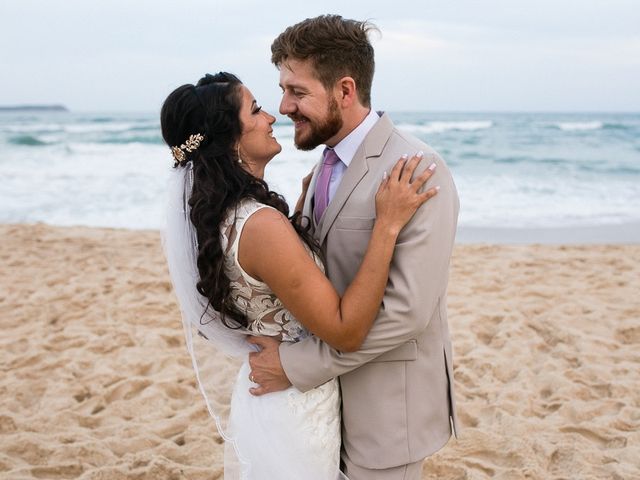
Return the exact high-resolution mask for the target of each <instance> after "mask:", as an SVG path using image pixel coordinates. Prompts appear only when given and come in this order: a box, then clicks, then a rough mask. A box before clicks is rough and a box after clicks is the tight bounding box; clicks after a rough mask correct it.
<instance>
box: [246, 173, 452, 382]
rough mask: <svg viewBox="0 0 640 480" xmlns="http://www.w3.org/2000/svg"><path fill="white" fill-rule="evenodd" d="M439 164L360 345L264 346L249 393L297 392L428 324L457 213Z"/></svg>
mask: <svg viewBox="0 0 640 480" xmlns="http://www.w3.org/2000/svg"><path fill="white" fill-rule="evenodd" d="M424 163H425V165H428V164H429V163H430V162H424ZM437 163H438V166H439V168H437V169H436V174H434V176H433V179H434V180H433V183H434V184H436V185H440V187H441V188H440V191H439V192H438V195H436V196H435V197H434V198H433V199H431V200H430V201H429V202H427V203H426V204H425V205H423V206H422V207H421V208H420V209H419V210H418V211H417V212H416V214H415V215H414V218H413V219H412V220H411V222H409V224H407V226H406V227H405V228H404V229H403V231H402V233H401V234H400V237H399V238H398V242H397V244H396V249H395V251H394V256H393V260H392V264H391V269H390V273H389V281H388V284H387V289H386V291H385V296H384V299H383V305H382V308H381V309H380V313H379V314H378V317H377V318H376V321H375V323H374V325H373V327H372V329H371V331H370V332H369V335H368V336H367V338H366V340H365V341H364V343H363V345H362V347H361V349H360V350H359V351H358V352H354V353H341V352H339V351H337V350H334V349H333V348H331V347H330V346H328V345H327V344H326V343H324V342H322V341H321V340H319V339H318V338H316V337H309V338H307V339H305V340H303V341H301V342H298V343H294V344H291V343H283V344H281V345H280V348H279V352H273V351H271V352H268V351H266V350H265V354H264V355H265V357H269V358H264V361H263V358H261V356H260V355H259V354H258V355H256V356H255V357H254V358H252V364H251V365H252V369H253V370H254V371H255V372H256V377H257V378H259V379H262V380H263V381H259V383H260V384H261V388H260V389H258V390H256V391H254V392H253V393H255V394H262V393H267V392H270V391H275V390H278V389H279V388H275V387H273V386H275V385H278V384H279V385H284V383H283V382H284V381H286V379H288V381H290V382H291V383H292V384H293V385H294V386H295V387H297V388H298V389H299V390H301V391H306V390H309V389H311V388H314V387H316V386H318V385H321V384H323V383H325V382H326V381H328V380H329V379H331V378H334V377H336V376H339V375H342V374H344V373H347V372H349V371H351V370H354V369H356V368H358V367H359V366H361V365H363V364H365V363H367V362H370V361H371V360H373V359H375V358H376V357H378V356H380V355H382V354H384V353H386V352H388V351H390V350H393V349H394V348H396V347H399V346H400V345H402V344H404V343H406V342H408V341H409V340H412V339H414V338H416V337H417V336H418V335H419V334H420V332H422V331H423V330H424V329H425V328H426V327H427V325H428V324H429V321H430V319H431V318H432V317H433V315H434V312H435V310H436V308H437V307H438V303H439V301H440V299H441V298H442V297H443V295H444V293H445V291H446V285H447V279H448V271H449V259H450V254H451V248H452V245H453V240H454V237H455V229H456V221H457V213H458V198H457V194H456V191H455V186H454V184H453V180H452V179H451V176H450V174H449V172H448V170H447V168H446V167H445V166H444V165H443V164H442V163H440V162H437ZM278 353H279V361H280V363H281V365H282V369H283V370H282V376H281V378H280V379H277V378H276V375H275V374H274V372H275V371H276V365H274V363H275V361H277V359H278V358H277V357H278ZM266 369H268V370H269V374H266V372H265V371H264V370H266ZM284 375H286V378H285V377H284Z"/></svg>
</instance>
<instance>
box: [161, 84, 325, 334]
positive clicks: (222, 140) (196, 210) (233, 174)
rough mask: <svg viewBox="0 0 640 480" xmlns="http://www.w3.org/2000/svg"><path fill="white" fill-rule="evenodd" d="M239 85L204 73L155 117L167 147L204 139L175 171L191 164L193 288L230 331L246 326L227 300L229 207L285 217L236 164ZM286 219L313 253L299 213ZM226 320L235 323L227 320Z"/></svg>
mask: <svg viewBox="0 0 640 480" xmlns="http://www.w3.org/2000/svg"><path fill="white" fill-rule="evenodd" d="M241 85H242V82H241V81H240V79H239V78H238V77H236V76H235V75H233V74H231V73H226V72H220V73H218V74H216V75H210V74H207V75H205V76H204V77H202V78H201V79H200V80H199V81H198V83H197V84H196V85H191V84H187V85H182V86H181V87H178V88H176V89H175V90H174V91H173V92H171V94H170V95H169V96H168V97H167V99H166V100H165V102H164V104H163V105H162V110H161V113H160V124H161V127H162V137H163V138H164V141H165V142H166V143H167V145H169V146H170V147H174V146H179V145H183V144H184V143H185V142H186V140H187V139H188V138H189V137H190V136H191V135H195V134H201V135H203V136H204V140H203V141H202V143H201V144H200V146H199V147H198V148H197V149H196V150H194V151H193V152H186V151H184V150H183V152H184V153H185V157H184V159H183V160H182V161H180V162H178V161H176V163H175V168H183V167H184V166H185V165H186V163H187V162H189V161H192V162H193V174H194V179H193V189H192V192H191V198H190V199H189V206H190V207H191V222H192V223H193V225H194V226H195V229H196V233H197V239H198V260H197V265H198V272H199V274H200V280H199V281H198V283H197V284H196V288H197V290H198V292H200V294H201V295H203V296H205V297H206V298H207V299H208V302H209V305H211V306H212V307H213V308H214V309H215V310H217V311H218V312H220V315H221V317H222V322H223V323H224V324H225V325H226V326H227V327H229V328H241V327H247V325H248V322H247V318H246V315H245V312H242V311H240V310H239V309H238V308H237V307H236V305H235V304H234V302H233V300H232V298H231V296H230V280H229V277H227V275H226V274H225V271H224V257H225V252H224V251H223V248H222V243H221V231H220V227H221V224H222V222H223V220H224V219H225V217H226V216H227V214H228V211H229V209H231V208H234V207H235V206H237V205H238V203H239V202H240V201H241V200H243V199H245V198H253V199H255V200H256V201H258V202H260V203H264V204H266V205H270V206H272V207H274V208H275V209H277V210H279V211H280V212H282V213H283V214H284V215H285V216H287V217H289V206H288V205H287V202H286V201H285V199H284V198H283V197H282V196H281V195H279V194H278V193H276V192H273V191H271V190H269V187H268V185H267V183H266V182H265V181H264V180H262V179H260V178H256V177H254V176H253V175H251V174H250V173H249V172H247V171H246V170H245V169H244V168H242V166H241V165H240V163H239V162H238V160H239V158H238V154H237V150H236V145H237V142H238V141H239V139H240V135H241V134H242V124H241V122H240V106H241V99H242V91H241ZM290 221H291V223H292V225H293V227H294V228H295V230H296V232H297V233H298V235H300V237H301V238H302V239H303V241H304V242H305V243H307V245H309V247H311V249H312V250H313V251H315V252H318V251H319V248H318V246H317V245H316V243H315V242H314V241H313V238H312V237H311V235H310V233H309V231H308V230H309V226H308V224H307V227H306V228H304V227H302V223H303V222H301V218H300V215H299V214H298V215H294V216H293V217H290ZM207 308H208V306H207ZM203 313H204V312H203ZM228 317H230V318H232V319H233V320H235V322H229V321H228Z"/></svg>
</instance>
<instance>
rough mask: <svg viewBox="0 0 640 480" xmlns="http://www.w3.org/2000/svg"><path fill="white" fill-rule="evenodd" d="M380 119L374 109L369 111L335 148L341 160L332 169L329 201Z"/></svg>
mask: <svg viewBox="0 0 640 480" xmlns="http://www.w3.org/2000/svg"><path fill="white" fill-rule="evenodd" d="M379 119H380V116H379V115H378V114H377V113H376V111H375V110H374V109H371V110H370V111H369V114H368V115H367V116H366V117H364V120H362V122H360V125H358V126H357V127H356V128H354V129H353V130H352V131H351V133H349V135H347V136H346V137H344V138H343V139H342V140H341V141H340V142H339V143H338V144H337V145H336V146H335V147H333V149H334V150H335V152H336V154H337V155H338V157H339V158H340V161H339V162H338V163H336V164H335V166H334V167H333V170H332V171H331V180H329V202H331V199H332V198H333V196H334V195H335V194H336V190H338V185H340V182H341V181H342V177H343V176H344V172H346V171H347V168H349V165H350V164H351V160H353V156H354V155H355V154H356V151H357V150H358V147H360V144H361V143H362V142H363V141H364V138H365V137H366V136H367V134H368V133H369V131H370V130H371V129H372V128H373V126H374V125H375V124H376V122H377V121H378V120H379Z"/></svg>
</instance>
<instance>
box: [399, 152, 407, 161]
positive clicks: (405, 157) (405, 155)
mask: <svg viewBox="0 0 640 480" xmlns="http://www.w3.org/2000/svg"><path fill="white" fill-rule="evenodd" d="M400 158H401V159H403V160H406V159H407V158H409V155H407V154H406V153H405V154H403V155H402V156H401V157H400Z"/></svg>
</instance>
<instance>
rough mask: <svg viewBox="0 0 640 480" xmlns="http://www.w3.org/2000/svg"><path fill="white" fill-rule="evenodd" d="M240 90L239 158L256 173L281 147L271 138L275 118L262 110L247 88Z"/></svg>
mask: <svg viewBox="0 0 640 480" xmlns="http://www.w3.org/2000/svg"><path fill="white" fill-rule="evenodd" d="M241 90H242V105H241V107H240V124H241V125H242V134H241V136H240V141H239V146H240V157H241V159H242V162H243V164H246V165H247V166H248V167H249V168H250V169H251V170H252V171H255V173H258V172H260V171H262V170H264V166H265V165H266V164H267V163H268V162H269V160H271V159H272V158H273V157H275V156H276V155H277V154H278V153H280V151H281V150H282V147H281V146H280V144H279V143H278V142H277V141H276V139H275V138H273V128H272V125H273V124H274V122H275V121H276V119H275V117H274V116H273V115H269V114H268V113H267V112H265V111H264V110H262V108H261V107H260V106H259V105H258V104H257V102H256V100H255V98H254V97H253V95H252V94H251V92H250V91H249V89H248V88H247V87H245V86H244V85H242V86H241Z"/></svg>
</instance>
